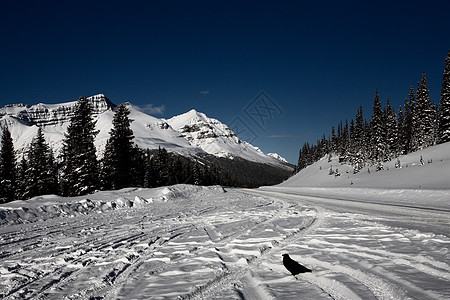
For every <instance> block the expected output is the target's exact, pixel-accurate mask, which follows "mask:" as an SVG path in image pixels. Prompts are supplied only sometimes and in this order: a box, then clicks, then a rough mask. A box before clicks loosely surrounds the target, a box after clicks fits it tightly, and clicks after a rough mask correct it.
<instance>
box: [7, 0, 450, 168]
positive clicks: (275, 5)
mask: <svg viewBox="0 0 450 300" xmlns="http://www.w3.org/2000/svg"><path fill="white" fill-rule="evenodd" d="M449 11H450V2H449V1H448V0H444V1H354V2H353V1H352V2H349V1H270V2H266V1H255V2H253V1H252V2H250V1H158V3H157V2H156V1H95V0H90V1H62V0H60V1H54V2H51V1H20V0H19V1H17V0H12V1H10V0H7V1H5V0H3V1H1V8H0V37H1V42H0V106H3V105H5V104H8V103H18V102H22V103H26V104H35V103H37V102H45V103H57V102H62V101H68V100H73V99H77V98H78V97H79V96H81V95H86V96H90V95H93V94H96V93H103V94H105V95H106V96H107V97H108V98H110V99H111V100H112V101H113V102H115V103H120V102H124V101H129V102H132V103H134V104H137V105H139V106H141V107H145V106H148V107H151V106H152V107H153V108H156V109H155V114H154V115H155V116H157V117H166V118H169V117H171V116H173V115H176V114H180V113H183V112H186V111H188V110H190V109H191V108H195V109H197V110H198V111H201V112H204V113H206V114H207V115H208V116H210V117H215V118H217V119H219V120H221V121H223V122H225V123H231V122H232V121H233V120H236V117H238V118H239V119H238V120H239V121H240V122H242V123H244V124H245V126H247V127H248V128H249V129H251V130H252V132H253V133H254V135H255V136H256V138H255V139H254V141H253V144H254V145H257V146H259V147H260V148H261V149H262V150H263V151H264V152H278V153H279V154H281V155H282V156H284V157H286V158H287V159H288V160H289V161H290V162H293V163H295V162H296V161H297V155H298V149H299V148H300V147H301V146H302V144H303V143H304V142H306V141H308V142H310V143H311V142H312V143H314V142H315V141H316V139H317V138H320V136H321V135H322V134H324V133H326V134H327V135H328V134H329V132H330V128H331V126H333V125H336V124H337V123H338V122H339V121H340V120H345V119H346V118H348V119H351V118H353V117H354V116H355V114H356V111H357V108H358V107H359V105H362V106H363V111H364V116H365V117H366V118H369V117H370V114H371V110H372V107H371V105H372V101H373V97H374V94H375V89H376V88H378V89H379V91H380V96H381V99H382V101H383V103H385V102H386V100H387V98H390V100H391V103H393V105H394V106H395V107H396V109H398V106H399V105H400V104H403V101H404V98H405V96H407V95H408V91H409V87H410V85H414V86H416V85H417V82H418V81H419V80H420V78H421V74H422V72H426V74H427V77H428V84H429V88H430V90H431V97H432V99H433V100H434V101H435V102H438V101H439V94H440V86H441V83H442V72H443V69H444V58H445V56H446V55H447V50H448V49H450V17H449V14H448V12H449ZM261 90H263V91H265V92H266V93H267V94H268V95H269V96H270V97H271V99H272V101H273V103H275V104H276V105H277V106H278V107H279V108H280V109H281V110H282V113H281V115H279V114H276V115H275V114H274V115H273V116H272V118H268V119H266V120H265V123H264V126H263V127H262V128H261V127H258V126H257V124H255V123H254V121H253V120H252V119H250V118H249V117H248V116H247V115H246V114H245V108H246V106H247V105H248V104H250V103H251V102H252V100H253V99H254V97H255V96H256V95H257V94H258V93H259V92H260V91H261ZM150 105H151V106H150ZM162 107H164V109H163V113H162V114H157V112H158V109H159V110H161V108H162ZM241 126H242V125H241Z"/></svg>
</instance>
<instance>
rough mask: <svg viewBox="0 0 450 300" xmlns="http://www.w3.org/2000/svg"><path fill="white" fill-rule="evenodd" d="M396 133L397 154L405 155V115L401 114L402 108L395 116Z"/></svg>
mask: <svg viewBox="0 0 450 300" xmlns="http://www.w3.org/2000/svg"><path fill="white" fill-rule="evenodd" d="M397 133H398V145H397V147H398V148H397V149H398V154H399V155H400V154H406V153H405V146H404V145H405V115H404V114H403V109H402V106H401V105H400V107H399V108H398V114H397Z"/></svg>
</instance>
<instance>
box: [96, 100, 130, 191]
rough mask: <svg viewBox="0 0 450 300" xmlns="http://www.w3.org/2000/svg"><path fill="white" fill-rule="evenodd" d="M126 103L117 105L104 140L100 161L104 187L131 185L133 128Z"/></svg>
mask: <svg viewBox="0 0 450 300" xmlns="http://www.w3.org/2000/svg"><path fill="white" fill-rule="evenodd" d="M129 114H130V110H129V109H128V107H127V104H125V103H122V104H120V105H119V106H117V108H116V111H115V113H114V118H113V127H112V129H111V131H110V132H109V134H110V137H109V139H108V141H107V142H106V147H105V155H104V157H103V163H102V172H101V173H102V185H103V187H104V188H106V189H121V188H124V187H129V186H131V185H133V177H134V176H133V171H134V169H135V168H134V156H135V155H136V151H135V148H134V145H133V139H134V135H133V130H132V129H131V127H130V125H131V122H132V120H130V119H129V117H128V116H129Z"/></svg>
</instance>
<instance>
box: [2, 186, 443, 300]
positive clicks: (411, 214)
mask: <svg viewBox="0 0 450 300" xmlns="http://www.w3.org/2000/svg"><path fill="white" fill-rule="evenodd" d="M441 191H442V190H441ZM344 198H345V197H344ZM382 198H383V196H382V195H381V196H380V197H379V199H381V200H383V199H382ZM398 198H401V197H400V196H398ZM381 200H380V201H378V200H377V198H376V197H375V196H374V197H372V198H371V203H367V202H359V201H356V200H354V201H344V200H333V199H329V198H327V197H317V196H316V197H311V196H304V195H299V194H293V191H292V188H290V189H289V188H281V187H278V188H276V189H259V190H246V189H223V188H222V187H218V186H214V187H197V186H189V185H177V186H172V187H165V188H157V189H132V188H130V189H124V190H120V191H113V192H99V193H96V194H93V195H88V196H84V197H77V198H61V197H56V196H45V197H40V198H34V199H32V200H30V201H27V202H23V201H16V202H13V203H9V204H3V205H1V206H0V209H1V214H0V222H1V223H0V224H1V225H0V278H1V280H0V298H3V299H449V298H450V271H449V269H450V252H449V248H450V229H449V228H450V220H449V219H450V218H449V216H450V211H449V210H448V209H446V208H444V207H441V206H439V207H433V206H432V205H429V206H430V207H429V208H417V207H415V205H408V207H405V206H406V205H404V206H399V205H392V204H391V203H386V202H383V201H381ZM424 201H425V200H424ZM424 201H423V202H424ZM376 202H378V204H377V203H376ZM333 203H334V204H333ZM422 225H423V226H422ZM284 253H289V254H290V256H291V257H292V258H293V259H295V260H297V261H299V262H300V263H302V264H304V265H305V266H307V267H308V268H311V269H312V270H313V272H312V273H310V274H303V275H298V276H297V278H298V280H297V279H295V278H294V277H293V276H291V275H290V274H289V273H288V271H287V270H286V269H285V268H284V267H283V265H282V256H281V255H282V254H284Z"/></svg>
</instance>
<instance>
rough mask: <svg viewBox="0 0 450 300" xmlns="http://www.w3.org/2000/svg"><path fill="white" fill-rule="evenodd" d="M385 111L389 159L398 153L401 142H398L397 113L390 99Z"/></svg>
mask: <svg viewBox="0 0 450 300" xmlns="http://www.w3.org/2000/svg"><path fill="white" fill-rule="evenodd" d="M385 111H386V113H385V115H386V116H385V119H386V120H385V124H386V125H385V126H386V144H387V157H386V158H387V159H388V160H390V159H392V158H394V157H397V155H398V149H399V143H398V127H397V115H396V114H395V110H394V109H393V108H392V106H391V103H390V101H389V99H388V100H387V104H386V110H385Z"/></svg>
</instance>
